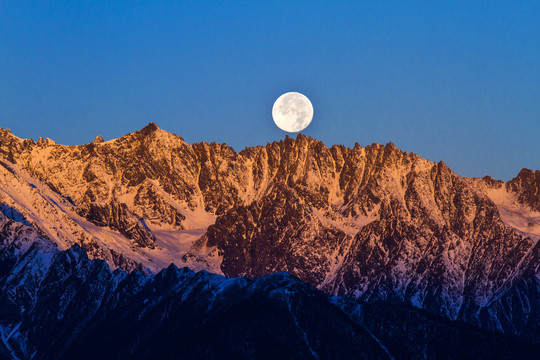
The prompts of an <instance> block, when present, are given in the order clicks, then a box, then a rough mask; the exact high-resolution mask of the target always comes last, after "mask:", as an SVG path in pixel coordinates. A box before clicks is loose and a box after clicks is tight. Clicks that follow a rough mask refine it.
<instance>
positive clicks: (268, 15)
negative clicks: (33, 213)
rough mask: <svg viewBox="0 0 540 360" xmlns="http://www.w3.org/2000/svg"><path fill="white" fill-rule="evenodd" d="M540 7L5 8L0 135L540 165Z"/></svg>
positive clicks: (506, 172) (471, 165)
mask: <svg viewBox="0 0 540 360" xmlns="http://www.w3.org/2000/svg"><path fill="white" fill-rule="evenodd" d="M539 19H540V2H539V1H528V2H526V1H493V0H491V1H472V2H471V1H447V2H444V4H443V2H439V1H437V2H434V1H386V2H385V1H373V2H369V3H368V2H362V1H324V2H323V1H189V2H188V1H157V0H155V1H118V0H117V1H45V0H42V1H24V0H13V1H12V0H1V1H0V126H2V127H4V128H10V129H11V130H12V131H13V132H14V133H15V134H16V135H18V136H19V137H23V138H33V139H37V138H38V137H39V136H43V137H50V138H52V139H54V140H56V141H57V142H59V143H63V144H81V143H88V142H91V141H92V140H93V139H94V138H95V137H96V136H97V135H102V136H103V138H104V139H105V140H108V139H112V138H116V137H119V136H121V135H123V134H126V133H129V132H133V131H135V130H137V129H140V128H141V127H143V126H145V125H146V124H147V123H148V122H150V121H154V122H156V123H157V124H158V125H159V126H160V127H161V128H162V129H165V130H168V131H171V132H174V133H176V134H179V135H181V136H182V137H183V138H184V139H185V140H186V141H187V142H189V143H193V142H198V141H208V142H210V141H216V142H226V143H227V144H229V145H231V146H233V147H234V148H235V149H236V150H237V151H239V150H241V149H242V148H244V147H245V146H253V145H259V144H262V145H264V144H266V143H267V142H271V141H274V140H279V139H282V138H284V137H285V135H286V133H284V132H283V131H281V130H280V129H278V128H277V127H276V126H275V125H274V123H273V121H272V116H271V109H272V105H273V102H274V100H275V99H276V98H277V97H278V96H279V95H281V94H282V93H285V92H288V91H298V92H301V93H303V94H305V95H306V96H308V97H309V98H310V100H311V102H312V103H313V107H314V109H315V116H314V119H313V122H312V124H311V125H310V126H309V127H308V128H307V129H306V130H304V131H303V133H304V134H305V135H308V136H312V137H315V138H318V139H320V140H322V141H323V142H324V143H325V144H326V145H332V144H336V143H337V144H344V145H347V146H353V145H354V143H355V142H358V143H359V144H360V145H362V146H366V145H369V144H371V143H373V142H377V143H382V144H384V143H387V142H390V141H391V142H393V143H395V144H396V145H397V146H398V147H399V148H401V149H402V150H405V151H411V152H416V153H417V154H419V155H421V156H422V157H425V158H427V159H429V160H432V161H439V160H443V161H444V162H446V163H447V164H448V165H449V166H450V167H451V168H452V169H453V170H454V171H455V172H457V173H459V174H460V175H463V176H483V175H486V174H490V175H492V176H494V177H496V178H500V179H504V180H508V179H510V178H512V177H514V176H515V175H516V174H517V173H518V171H519V170H520V169H521V168H522V167H527V168H532V169H540V21H539Z"/></svg>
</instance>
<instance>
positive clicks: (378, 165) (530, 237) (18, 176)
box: [0, 123, 540, 338]
mask: <svg viewBox="0 0 540 360" xmlns="http://www.w3.org/2000/svg"><path fill="white" fill-rule="evenodd" d="M102 140H103V139H98V140H96V141H94V142H92V143H90V144H87V145H80V146H64V145H58V144H55V143H54V142H52V141H48V140H43V141H39V142H37V143H36V142H34V141H32V140H23V139H19V138H17V137H16V136H14V135H13V134H11V132H9V131H7V130H1V131H0V156H1V158H0V161H1V162H0V165H2V166H0V189H2V190H3V191H2V192H1V194H0V196H1V197H0V201H1V202H2V204H3V208H2V209H3V210H2V213H3V214H4V215H5V216H6V217H7V218H9V219H11V221H14V222H18V223H22V222H26V224H27V225H29V226H31V227H32V228H34V229H35V231H36V232H37V233H38V234H40V236H42V237H43V238H47V239H49V240H50V241H51V242H53V243H54V244H56V245H57V246H58V247H59V248H60V249H68V248H70V247H71V246H72V245H73V244H78V245H80V246H81V247H82V248H84V249H85V250H86V252H88V254H89V256H90V257H91V258H100V259H103V260H105V261H106V262H107V263H108V264H109V265H110V266H111V267H112V268H117V267H120V268H122V269H124V270H128V271H129V270H132V269H136V268H138V269H140V270H141V271H144V272H153V273H156V272H158V271H159V270H160V269H163V268H165V267H167V266H168V265H169V264H170V263H171V262H172V263H175V264H176V265H177V266H189V267H191V268H193V269H195V270H202V269H204V270H208V271H210V272H214V273H222V274H225V275H227V276H250V277H258V276H263V275H267V274H272V273H275V272H281V271H287V272H289V273H291V274H293V275H295V276H297V277H299V278H300V279H302V280H304V281H306V282H307V283H309V284H311V285H313V286H315V287H317V288H319V289H321V290H323V291H324V292H326V293H328V294H335V295H345V296H349V297H353V298H355V299H359V300H361V301H365V302H372V303H375V302H377V303H379V302H384V303H398V304H409V305H412V306H415V307H418V308H421V309H425V310H429V311H430V312H432V313H435V314H438V315H441V316H444V317H447V318H450V319H462V320H465V321H468V322H471V323H474V324H480V325H482V326H486V327H488V328H490V329H495V330H500V331H506V332H509V333H511V334H515V335H523V334H525V333H527V334H529V335H530V331H531V330H530V329H531V328H532V329H538V327H537V326H536V327H535V326H534V324H537V323H538V314H539V313H540V311H539V309H540V304H539V300H538V298H539V297H538V293H539V291H540V290H539V289H540V285H539V284H540V280H539V278H540V276H539V275H538V274H539V271H540V270H539V263H540V261H539V260H538V259H539V252H540V249H539V245H538V242H537V240H538V238H539V237H540V214H539V213H538V211H539V210H540V207H539V205H538V204H539V202H538V201H539V200H538V196H539V195H538V191H537V189H538V181H539V180H538V179H539V178H540V175H538V174H539V172H532V171H530V170H523V171H522V172H521V173H520V174H519V175H518V176H517V177H516V178H515V179H513V180H511V181H509V182H507V183H504V182H501V181H497V180H493V179H491V178H489V177H486V178H483V179H467V178H462V177H460V176H459V175H457V174H455V173H454V172H452V171H451V169H449V168H448V166H446V165H445V164H444V163H443V162H439V163H433V162H430V161H428V160H425V159H423V158H421V157H419V156H418V155H416V154H414V153H407V152H403V151H401V150H399V149H397V148H396V147H395V146H394V145H393V144H391V143H389V144H387V145H385V146H383V145H379V144H373V145H370V146H367V147H361V146H360V145H358V144H357V145H355V146H354V147H353V148H346V147H344V146H338V145H334V146H332V147H330V148H328V147H327V146H326V145H325V144H323V143H322V142H320V141H318V140H315V139H312V138H308V137H305V136H303V135H298V136H297V138H296V139H292V138H289V137H286V138H285V140H283V141H280V142H274V143H271V144H267V145H266V146H257V147H252V148H246V149H244V150H242V151H241V152H239V153H237V152H236V151H235V150H234V149H232V148H231V147H230V146H228V145H226V144H215V143H211V144H207V143H196V144H193V145H189V144H187V143H186V142H184V140H183V139H182V138H181V137H179V136H177V135H174V134H171V133H168V132H166V131H164V130H162V129H160V128H158V127H157V126H156V125H155V124H153V123H151V124H149V125H148V126H146V127H145V128H143V129H141V130H139V131H136V132H134V133H132V134H128V135H126V136H123V137H121V138H118V139H115V140H111V141H102ZM7 229H8V230H6V231H8V232H9V231H14V230H9V229H11V228H7ZM516 298H519V299H521V300H522V303H523V304H524V305H523V306H517V307H516V306H515V303H516V302H515V301H514V300H513V299H516ZM509 313H512V314H515V316H510V317H509V316H508V314H509ZM535 321H536V322H535ZM529 335H528V336H529ZM532 336H533V337H536V338H538V333H537V330H536V333H535V335H532Z"/></svg>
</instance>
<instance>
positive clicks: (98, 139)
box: [92, 135, 104, 144]
mask: <svg viewBox="0 0 540 360" xmlns="http://www.w3.org/2000/svg"><path fill="white" fill-rule="evenodd" d="M102 142H104V140H103V138H102V137H101V135H98V136H96V138H95V139H94V141H92V143H93V144H101V143H102Z"/></svg>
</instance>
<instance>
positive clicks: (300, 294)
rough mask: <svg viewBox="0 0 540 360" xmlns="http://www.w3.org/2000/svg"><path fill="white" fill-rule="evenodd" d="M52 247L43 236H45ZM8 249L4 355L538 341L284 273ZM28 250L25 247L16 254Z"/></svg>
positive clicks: (440, 348) (375, 352)
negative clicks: (249, 273) (332, 290)
mask: <svg viewBox="0 0 540 360" xmlns="http://www.w3.org/2000/svg"><path fill="white" fill-rule="evenodd" d="M43 243H45V244H46V241H43ZM43 243H40V242H34V243H32V244H31V245H30V246H29V247H28V244H27V243H26V244H25V242H24V239H23V240H22V241H21V239H18V240H16V241H14V242H9V243H4V244H3V247H2V249H1V250H0V258H1V260H2V262H1V264H2V268H1V273H0V287H1V289H2V292H1V296H0V319H1V332H2V343H1V344H0V358H5V359H14V358H19V359H30V358H32V359H52V358H54V359H125V358H132V359H179V358H182V359H250V358H251V359H253V358H257V359H348V358H354V359H392V358H394V359H410V358H424V357H427V358H432V359H437V358H441V359H442V358H444V359H458V358H464V357H467V358H477V359H480V358H485V359H497V358H501V359H505V358H508V359H511V358H512V359H533V358H534V356H535V355H537V354H538V352H539V351H540V346H538V345H533V344H530V343H527V342H524V341H521V340H518V339H514V338H510V337H507V336H503V335H498V334H493V333H489V332H485V331H481V330H478V329H474V328H472V327H470V326H468V325H465V324H464V323H459V322H452V321H448V320H443V319H441V318H437V317H434V316H432V315H429V314H426V313H423V312H421V311H419V310H414V309H412V308H410V307H406V306H399V305H382V304H381V305H378V304H359V303H357V302H355V301H353V300H350V299H345V298H340V297H333V298H331V297H328V296H327V295H326V294H324V293H322V292H320V291H318V290H317V289H315V288H313V287H311V286H309V285H307V284H305V283H303V282H301V281H300V280H299V279H297V278H295V277H293V276H291V275H289V274H287V273H277V274H272V275H267V276H264V277H260V278H258V279H256V280H252V279H248V278H229V279H227V278H225V277H223V276H220V275H214V274H210V273H207V272H205V271H201V272H199V273H195V272H193V271H191V270H189V269H188V268H182V269H179V268H177V267H176V266H175V265H171V266H169V267H168V268H166V269H164V270H162V271H161V272H160V273H158V274H156V275H154V276H149V275H144V274H142V273H141V272H140V271H133V272H131V273H129V274H127V273H125V272H124V271H122V270H116V271H110V270H109V268H108V266H107V264H106V263H105V262H104V261H102V260H90V259H88V257H87V255H86V253H85V251H84V250H83V249H82V248H81V247H79V246H78V245H75V246H73V247H72V248H71V249H69V250H67V251H58V250H56V249H54V247H52V246H44V245H43ZM25 247H28V249H27V250H26V251H20V250H21V249H24V248H25Z"/></svg>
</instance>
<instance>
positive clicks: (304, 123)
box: [272, 92, 313, 133]
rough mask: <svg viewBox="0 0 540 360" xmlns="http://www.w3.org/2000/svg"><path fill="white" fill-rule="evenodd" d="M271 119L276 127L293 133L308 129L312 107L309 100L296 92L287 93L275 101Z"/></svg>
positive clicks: (311, 117) (311, 116)
mask: <svg viewBox="0 0 540 360" xmlns="http://www.w3.org/2000/svg"><path fill="white" fill-rule="evenodd" d="M272 117H273V118H274V122H275V123H276V125H277V127H278V128H280V129H281V130H283V131H287V132H291V133H295V132H299V131H302V130H304V129H305V128H307V127H308V125H309V124H310V123H311V120H312V119H313V105H311V101H309V99H308V98H307V97H306V96H304V95H302V94H300V93H297V92H288V93H285V94H283V95H281V96H280V97H278V99H277V100H276V102H275V103H274V107H273V108H272Z"/></svg>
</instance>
